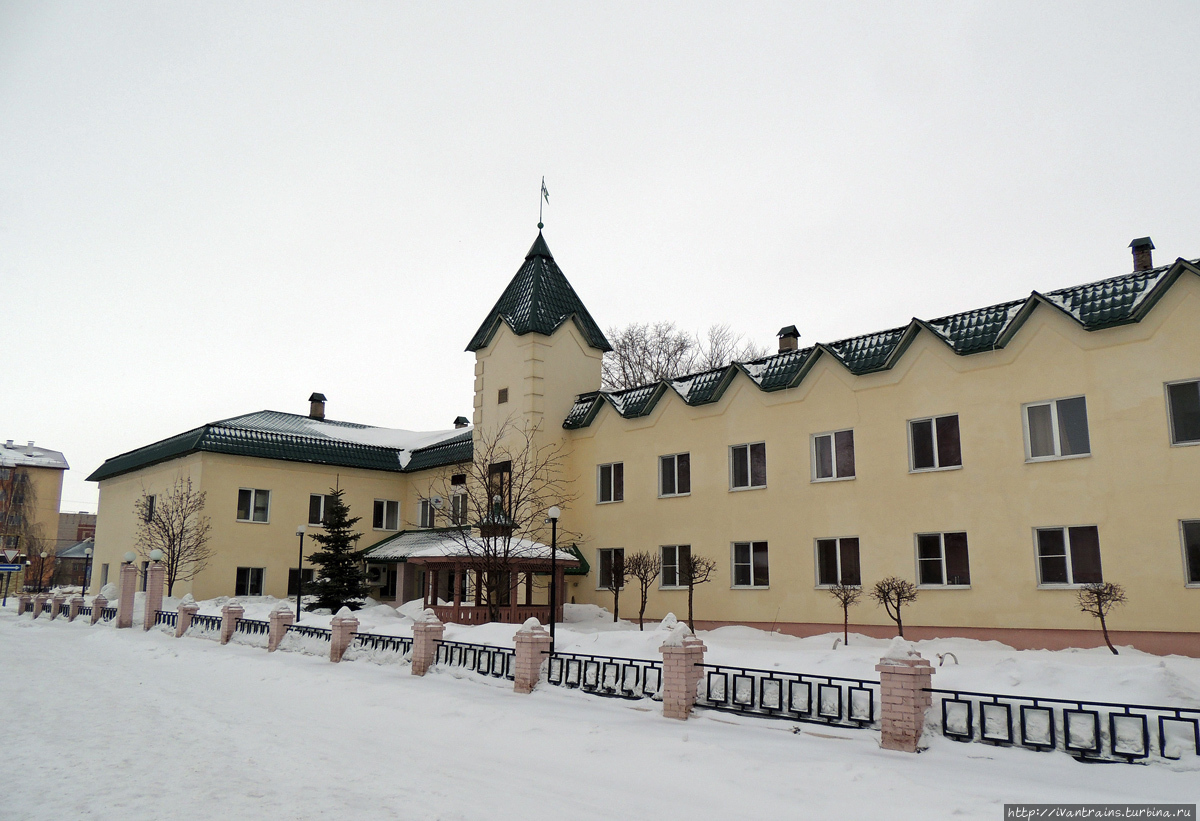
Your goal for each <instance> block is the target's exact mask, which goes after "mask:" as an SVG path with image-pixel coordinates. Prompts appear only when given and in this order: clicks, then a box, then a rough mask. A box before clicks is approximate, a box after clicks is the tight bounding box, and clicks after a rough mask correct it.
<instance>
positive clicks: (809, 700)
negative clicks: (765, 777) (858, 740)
mask: <svg viewBox="0 0 1200 821" xmlns="http://www.w3.org/2000/svg"><path fill="white" fill-rule="evenodd" d="M699 666H700V667H702V668H703V674H702V675H701V677H700V686H699V693H698V695H697V698H696V706H697V707H706V708H708V709H710V710H722V711H724V712H729V713H738V714H739V715H747V716H758V717H760V718H782V719H785V720H787V721H801V722H806V723H809V724H827V725H832V726H837V727H858V728H861V727H871V728H876V727H878V726H879V709H878V705H879V704H880V701H879V682H878V681H865V680H863V679H856V678H842V677H840V676H822V675H814V674H811V673H789V672H783V671H780V670H756V669H754V668H751V667H727V666H725V665H720V664H702V665H699Z"/></svg>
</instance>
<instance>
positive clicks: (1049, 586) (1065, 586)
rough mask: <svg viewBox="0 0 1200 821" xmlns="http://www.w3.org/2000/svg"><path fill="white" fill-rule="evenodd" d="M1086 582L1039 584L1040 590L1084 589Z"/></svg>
mask: <svg viewBox="0 0 1200 821" xmlns="http://www.w3.org/2000/svg"><path fill="white" fill-rule="evenodd" d="M1084 587H1086V585H1085V584H1039V585H1038V586H1037V589H1038V590H1082V589H1083V588H1084Z"/></svg>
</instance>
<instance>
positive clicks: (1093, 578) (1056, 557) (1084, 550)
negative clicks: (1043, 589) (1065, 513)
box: [1037, 526, 1104, 585]
mask: <svg viewBox="0 0 1200 821" xmlns="http://www.w3.org/2000/svg"><path fill="white" fill-rule="evenodd" d="M1037 548H1038V582H1039V584H1044V585H1049V584H1092V583H1094V582H1102V581H1104V578H1103V575H1102V573H1101V571H1100V532H1099V531H1098V530H1097V529H1096V528H1095V527H1094V526H1087V527H1043V528H1038V531H1037Z"/></svg>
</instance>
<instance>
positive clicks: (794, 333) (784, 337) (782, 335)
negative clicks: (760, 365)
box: [775, 325, 800, 353]
mask: <svg viewBox="0 0 1200 821" xmlns="http://www.w3.org/2000/svg"><path fill="white" fill-rule="evenodd" d="M775 335H776V336H777V337H779V352H780V353H784V352H785V351H794V350H796V349H797V348H799V347H800V332H799V331H798V330H796V326H795V325H788V326H787V327H786V328H780V329H779V333H777V334H775Z"/></svg>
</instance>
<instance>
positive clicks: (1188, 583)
mask: <svg viewBox="0 0 1200 821" xmlns="http://www.w3.org/2000/svg"><path fill="white" fill-rule="evenodd" d="M1189 524H1194V525H1196V527H1198V528H1200V517H1197V518H1195V519H1180V520H1179V547H1180V549H1181V550H1183V586H1184V587H1195V588H1200V582H1194V581H1192V580H1191V579H1190V578H1189V574H1188V569H1189V568H1188V554H1187V532H1186V531H1185V530H1184V526H1185V525H1189Z"/></svg>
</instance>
